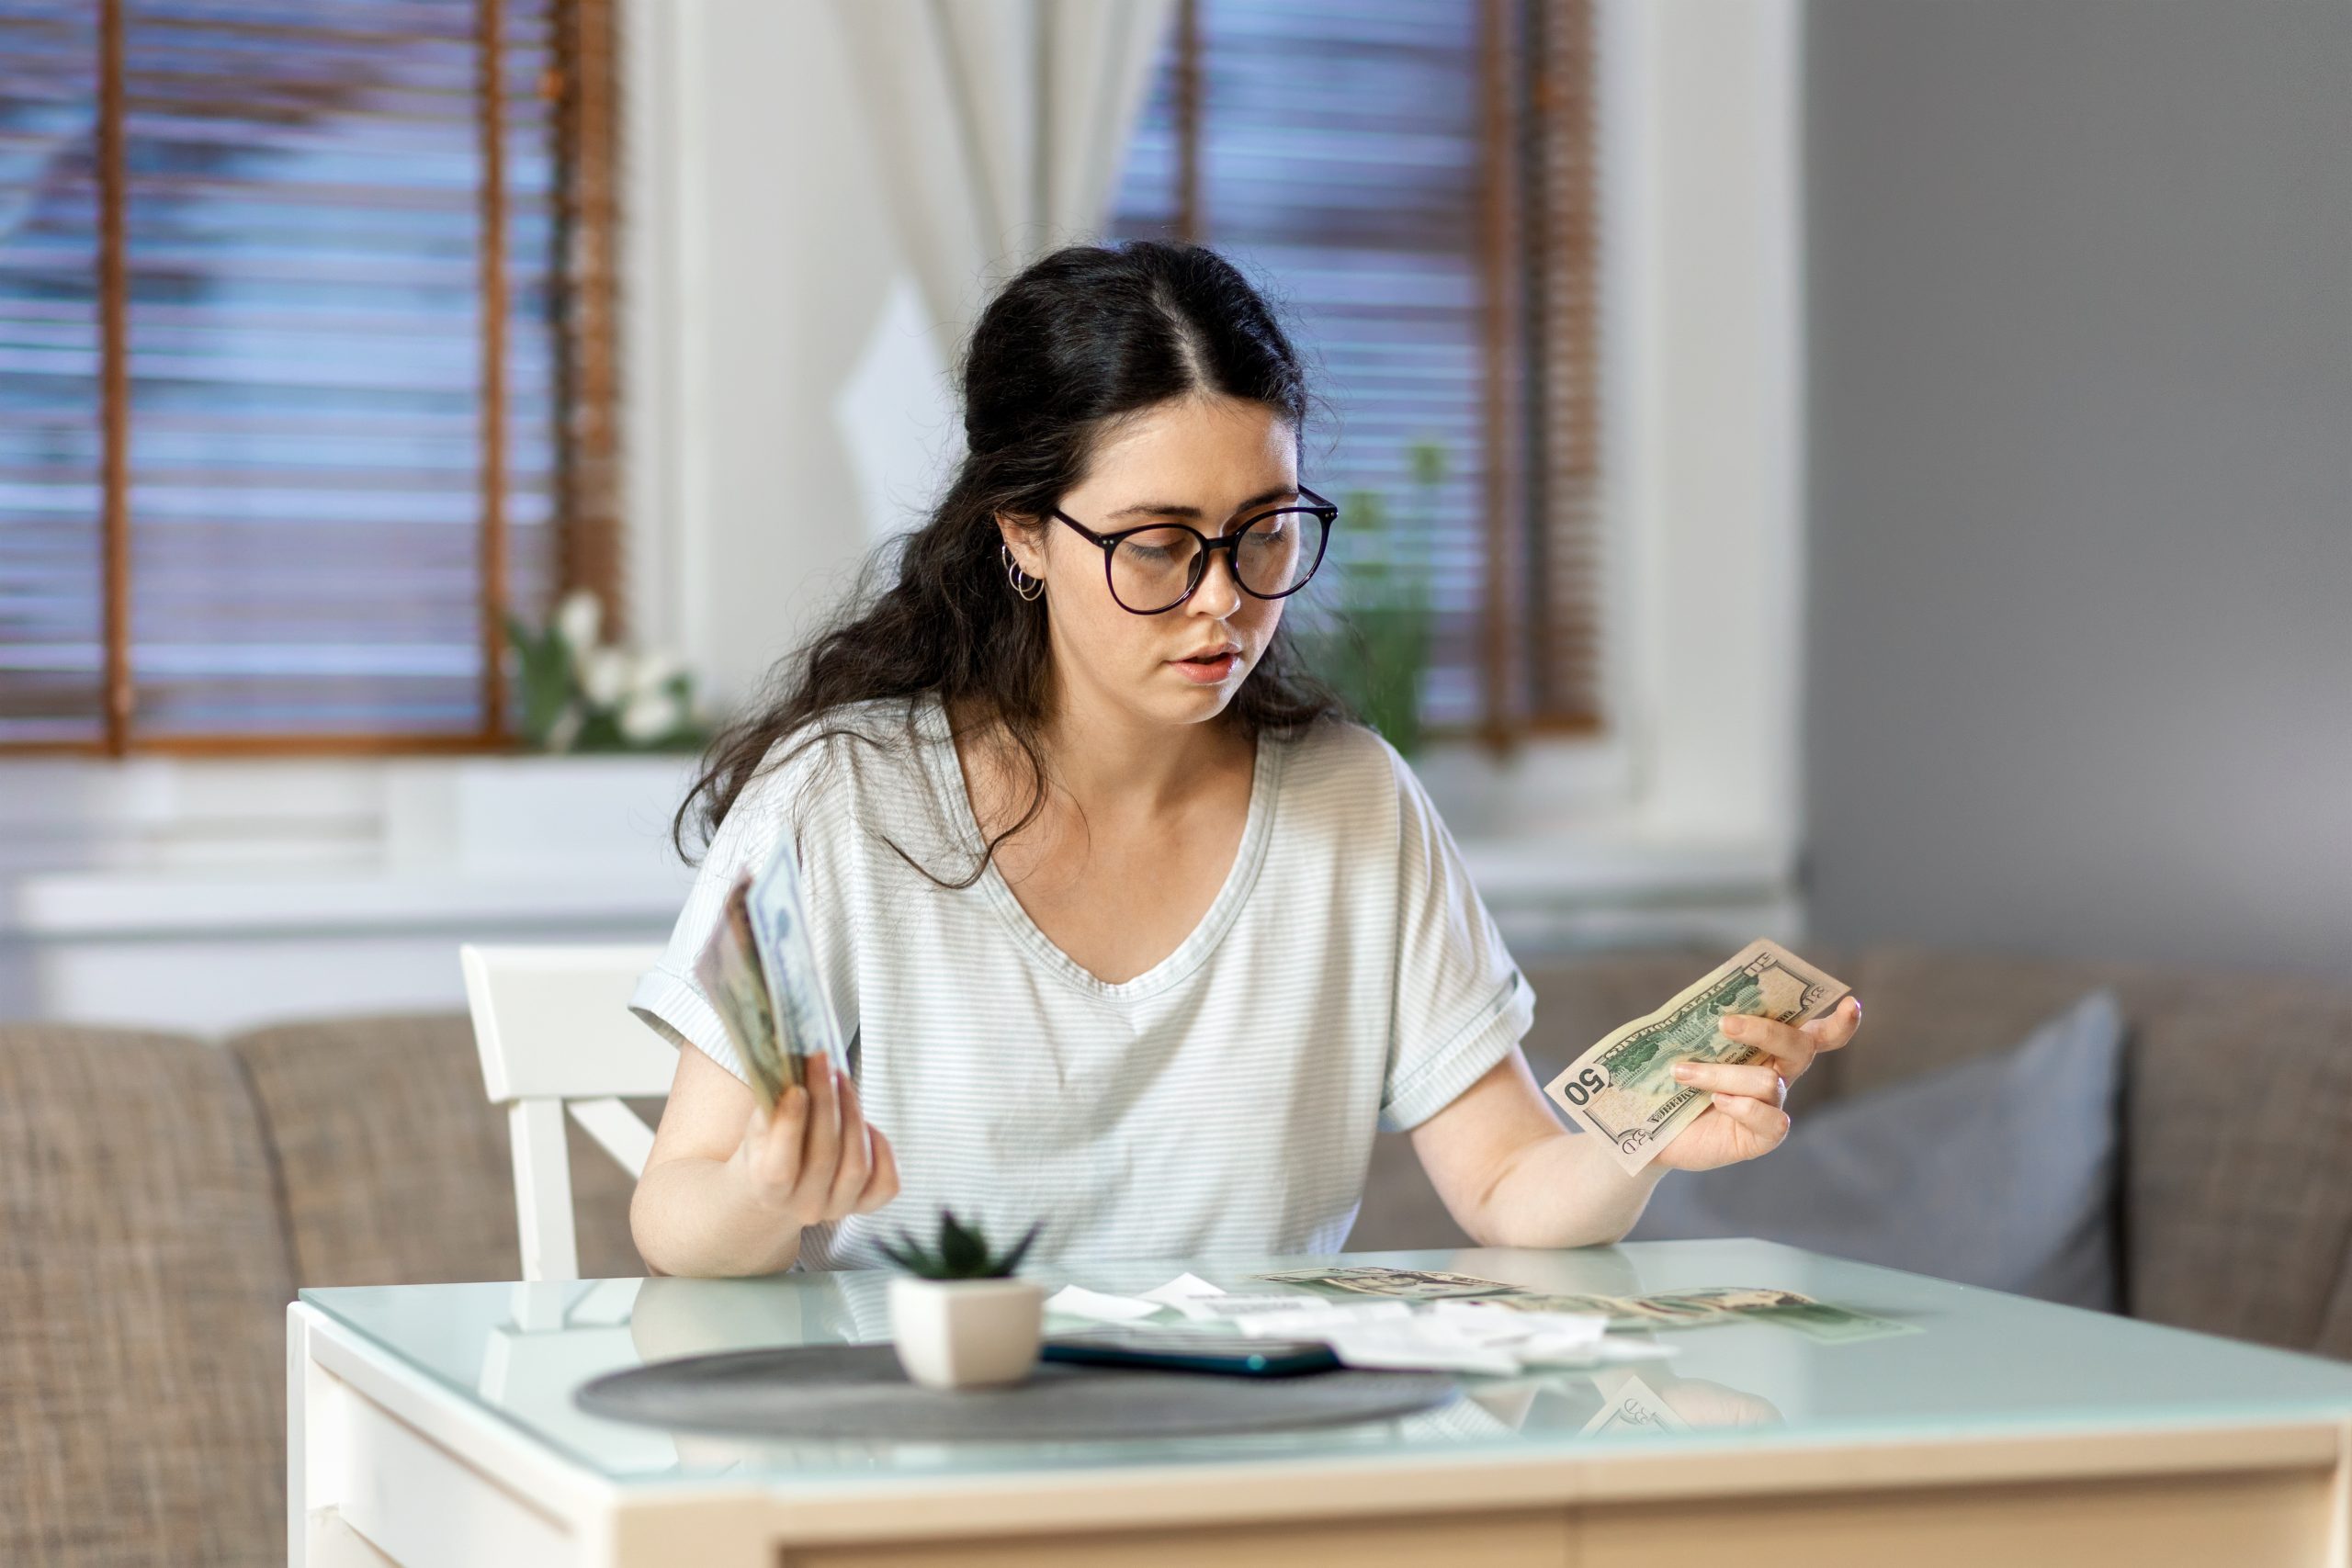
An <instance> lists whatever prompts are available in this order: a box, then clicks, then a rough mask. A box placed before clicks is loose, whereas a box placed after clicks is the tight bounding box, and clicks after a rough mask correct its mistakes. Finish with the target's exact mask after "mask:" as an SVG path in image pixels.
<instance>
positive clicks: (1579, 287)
mask: <svg viewBox="0 0 2352 1568" xmlns="http://www.w3.org/2000/svg"><path fill="white" fill-rule="evenodd" d="M1592 26H1593V22H1592V16H1591V7H1590V0H1182V3H1181V4H1180V6H1179V8H1178V12H1177V17H1176V20H1175V23H1174V26H1173V27H1172V28H1171V31H1170V38H1169V39H1168V41H1167V44H1166V46H1165V49H1164V51H1163V55H1162V58H1161V61H1160V62H1159V66H1158V68H1157V70H1156V73H1155V75H1154V78H1153V81H1152V84H1151V85H1150V88H1149V90H1148V94H1147V96H1146V101H1145V105H1144V107H1143V110H1142V112H1141V115H1140V118H1139V124H1138V126H1137V130H1136V139H1135V141H1134V144H1133V146H1132V147H1131V149H1130V152H1129V157H1128V163H1127V164H1126V167H1125V172H1124V175H1123V178H1122V182H1121V186H1120V189H1119V192H1118V197H1117V202H1116V209H1115V213H1114V219H1113V225H1112V226H1113V231H1114V233H1117V234H1120V235H1147V234H1163V235H1176V236H1180V237H1182V238H1187V239H1193V240H1198V241H1201V242H1204V243H1210V244H1214V245H1216V246H1217V247H1218V248H1219V249H1220V250H1222V251H1225V252H1226V253H1227V254H1231V255H1233V256H1235V257H1236V258H1237V259H1238V260H1240V261H1242V262H1243V263H1244V264H1245V265H1248V266H1250V269H1251V270H1252V272H1253V273H1254V275H1255V276H1257V277H1258V278H1259V279H1260V280H1261V282H1262V283H1264V284H1266V285H1268V286H1269V287H1270V288H1271V289H1272V291H1273V292H1274V293H1275V294H1276V295H1277V296H1278V297H1279V299H1280V300H1281V302H1282V303H1283V305H1284V306H1285V307H1286V308H1287V310H1288V311H1289V315H1290V319H1291V320H1292V321H1294V322H1295V324H1296V326H1297V327H1298V328H1299V330H1300V335H1301V336H1302V338H1303V339H1304V340H1305V341H1304V344H1303V346H1304V347H1306V349H1307V350H1308V351H1309V353H1310V354H1311V355H1313V357H1314V359H1315V360H1316V361H1317V368H1318V370H1319V386H1318V391H1319V393H1320V395H1321V397H1322V398H1323V399H1324V400H1325V401H1326V402H1327V403H1328V405H1329V408H1330V409H1331V411H1332V412H1333V413H1334V414H1335V416H1336V421H1335V423H1336V425H1337V429H1336V432H1335V433H1333V434H1334V439H1333V440H1332V441H1331V443H1330V445H1329V449H1328V450H1325V449H1322V448H1321V447H1320V446H1319V445H1318V444H1310V446H1309V448H1308V454H1307V456H1308V462H1309V465H1310V468H1316V469H1317V474H1318V476H1319V477H1315V478H1310V479H1309V482H1310V483H1313V484H1315V485H1316V486H1317V489H1320V490H1322V491H1324V492H1325V493H1326V494H1330V495H1334V496H1336V495H1339V494H1340V492H1341V491H1342V490H1346V489H1354V488H1369V489H1374V490H1377V491H1382V492H1384V493H1385V494H1386V495H1387V496H1389V497H1391V498H1392V499H1399V498H1402V497H1404V496H1405V495H1406V494H1407V493H1408V491H1409V489H1410V486H1409V484H1408V464H1409V461H1410V459H1409V456H1408V454H1409V451H1410V448H1411V446H1413V444H1414V443H1416V442H1419V441H1425V440H1430V439H1434V440H1436V441H1438V442H1440V443H1442V445H1443V446H1444V447H1445V449H1446V451H1447V454H1448V457H1449V459H1450V461H1449V466H1448V475H1447V478H1446V479H1445V481H1444V482H1443V484H1442V488H1441V489H1440V491H1438V492H1437V495H1436V497H1435V505H1434V506H1433V507H1432V508H1430V511H1429V512H1428V513H1426V514H1420V513H1413V512H1411V511H1410V510H1409V509H1400V508H1394V507H1392V510H1391V516H1392V518H1395V519H1396V520H1397V522H1396V526H1397V528H1398V529H1399V530H1400V531H1402V532H1408V533H1410V534H1411V535H1413V536H1412V537H1410V538H1400V539H1397V540H1393V541H1392V542H1391V544H1390V546H1389V548H1390V549H1391V550H1392V552H1393V557H1392V558H1400V559H1405V560H1408V561H1412V562H1415V563H1417V564H1418V565H1419V568H1420V569H1421V570H1425V571H1426V573H1427V581H1428V582H1429V585H1430V605H1431V609H1432V626H1431V631H1432V645H1433V646H1432V649H1431V653H1430V667H1429V669H1428V671H1427V674H1426V676H1425V678H1424V682H1423V686H1422V692H1421V699H1422V700H1421V706H1422V710H1423V714H1424V716H1425V717H1426V719H1427V721H1428V722H1429V724H1430V726H1431V727H1432V728H1435V729H1438V730H1441V731H1443V730H1453V731H1455V732H1463V731H1473V732H1478V733H1483V734H1486V735H1487V736H1488V737H1490V738H1492V739H1509V738H1510V737H1512V736H1515V735H1518V734H1521V733H1526V732H1529V731H1532V730H1544V729H1583V728H1590V727H1592V726H1593V725H1595V724H1596V723H1597V722H1598V721H1599V718H1600V670H1599V668H1598V663H1597V658H1596V649H1597V643H1598V635H1597V626H1598V623H1599V613H1600V604H1599V592H1600V581H1601V579H1600V556H1599V545H1600V540H1599V528H1598V518H1597V494H1598V490H1597V487H1598V484H1599V479H1600V475H1599V472H1598V456H1599V440H1598V402H1597V394H1598V387H1599V374H1600V365H1599V329H1598V311H1599V304H1600V302H1599V299H1598V298H1597V294H1596V287H1595V286H1596V281H1597V276H1598V266H1597V257H1598V243H1599V232H1598V226H1597V207H1596V199H1595V187H1594V164H1593V141H1594V126H1593V118H1592V102H1593V95H1592V85H1591V74H1592V56H1591V39H1592Z"/></svg>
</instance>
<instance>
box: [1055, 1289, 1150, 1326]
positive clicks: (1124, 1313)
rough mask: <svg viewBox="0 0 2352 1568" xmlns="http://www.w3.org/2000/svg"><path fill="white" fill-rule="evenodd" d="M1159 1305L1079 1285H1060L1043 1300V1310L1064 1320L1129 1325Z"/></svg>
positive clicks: (1144, 1316) (1147, 1315)
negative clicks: (1078, 1319)
mask: <svg viewBox="0 0 2352 1568" xmlns="http://www.w3.org/2000/svg"><path fill="white" fill-rule="evenodd" d="M1159 1308H1160V1303H1158V1302H1148V1301H1143V1300H1140V1299H1138V1298H1136V1297H1135V1296H1113V1295H1105V1294H1104V1293H1103V1292H1101V1291H1090V1290H1088V1289H1087V1288H1086V1287H1085V1286H1083V1285H1064V1286H1063V1287H1062V1288H1061V1289H1060V1290H1058V1291H1056V1292H1054V1293H1053V1294H1052V1295H1050V1296H1047V1297H1046V1311H1047V1312H1052V1313H1059V1314H1062V1315H1063V1316H1065V1317H1084V1318H1091V1319H1092V1320H1093V1321H1095V1322H1096V1323H1133V1322H1135V1321H1136V1320H1137V1319H1138V1318H1146V1317H1149V1316H1150V1315H1151V1314H1153V1313H1156V1312H1158V1311H1159Z"/></svg>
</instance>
